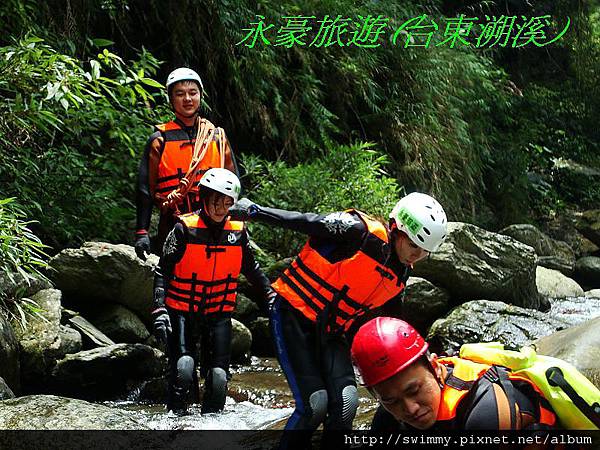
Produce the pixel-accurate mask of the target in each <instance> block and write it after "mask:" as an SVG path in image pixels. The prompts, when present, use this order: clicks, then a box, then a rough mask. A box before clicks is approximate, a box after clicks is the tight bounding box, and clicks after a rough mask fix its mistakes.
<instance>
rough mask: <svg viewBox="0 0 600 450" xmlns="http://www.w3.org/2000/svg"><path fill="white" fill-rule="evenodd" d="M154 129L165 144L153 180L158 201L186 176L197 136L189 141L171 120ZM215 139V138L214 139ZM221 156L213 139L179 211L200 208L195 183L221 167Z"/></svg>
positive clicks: (182, 130) (164, 197) (165, 196)
mask: <svg viewBox="0 0 600 450" xmlns="http://www.w3.org/2000/svg"><path fill="white" fill-rule="evenodd" d="M156 129H157V130H159V131H160V132H161V134H162V137H163V139H164V140H165V142H164V148H163V152H162V155H161V158H160V161H159V163H158V178H157V180H156V187H155V195H156V197H157V198H158V199H166V198H167V196H168V195H169V193H171V192H172V191H174V190H175V189H177V186H178V185H179V181H180V180H181V179H182V178H183V177H184V176H185V174H186V173H187V171H188V169H189V168H190V163H191V161H192V154H193V152H194V144H195V143H196V136H195V135H194V136H193V137H192V138H191V139H190V137H189V136H188V133H187V132H186V131H185V130H184V129H183V128H181V127H180V126H179V125H178V124H177V123H175V122H173V121H171V122H167V123H165V124H162V125H156ZM215 139H216V138H215ZM222 159H223V158H222V157H221V155H220V154H219V147H218V145H217V142H216V140H213V141H212V142H211V143H210V145H209V147H208V150H207V152H206V154H205V155H204V158H203V159H202V161H201V162H200V170H198V173H197V174H196V177H195V179H194V180H190V181H191V182H192V188H191V189H190V191H189V193H188V195H187V199H186V200H185V201H184V202H183V204H182V205H178V207H179V210H180V212H182V213H187V212H191V211H193V210H194V209H195V208H197V207H198V206H199V203H198V181H200V178H202V175H203V174H204V172H206V171H207V170H208V169H212V168H214V167H222V163H221V161H222Z"/></svg>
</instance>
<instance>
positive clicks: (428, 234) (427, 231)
mask: <svg viewBox="0 0 600 450" xmlns="http://www.w3.org/2000/svg"><path fill="white" fill-rule="evenodd" d="M423 231H424V232H425V234H426V235H427V236H431V231H429V230H428V229H427V228H425V227H423Z"/></svg>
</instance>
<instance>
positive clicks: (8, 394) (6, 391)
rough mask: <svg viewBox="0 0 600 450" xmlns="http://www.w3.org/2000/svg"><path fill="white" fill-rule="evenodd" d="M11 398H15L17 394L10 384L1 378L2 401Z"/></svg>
mask: <svg viewBox="0 0 600 450" xmlns="http://www.w3.org/2000/svg"><path fill="white" fill-rule="evenodd" d="M9 398H15V394H14V392H13V391H12V389H11V388H10V387H9V386H8V384H6V381H4V378H2V377H0V400H6V399H9Z"/></svg>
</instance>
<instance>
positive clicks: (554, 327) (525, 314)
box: [427, 300, 571, 351]
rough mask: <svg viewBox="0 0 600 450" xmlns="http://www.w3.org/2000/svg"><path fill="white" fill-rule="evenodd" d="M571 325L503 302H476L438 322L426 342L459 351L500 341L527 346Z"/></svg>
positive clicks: (453, 311)
mask: <svg viewBox="0 0 600 450" xmlns="http://www.w3.org/2000/svg"><path fill="white" fill-rule="evenodd" d="M569 326H571V322H570V321H568V320H567V319H565V318H564V317H561V316H554V315H552V314H547V313H543V312H540V311H536V310H533V309H527V308H521V307H518V306H514V305H509V304H506V303H502V302H496V301H490V300H475V301H471V302H467V303H464V304H462V305H460V306H458V307H456V308H454V309H453V310H452V311H451V312H450V314H448V315H447V316H446V317H445V318H443V319H439V320H436V321H435V322H434V324H433V325H432V326H431V328H430V330H429V334H428V335H427V341H428V342H429V343H430V344H431V345H432V347H433V348H434V350H437V351H445V350H449V349H452V350H458V349H459V348H460V346H461V345H462V344H466V343H473V342H492V341H499V342H502V343H503V344H505V345H508V346H511V347H521V346H523V345H527V344H529V343H531V342H532V341H534V340H535V339H538V338H540V337H543V336H547V335H549V334H552V333H554V332H556V331H558V330H562V329H565V328H568V327H569Z"/></svg>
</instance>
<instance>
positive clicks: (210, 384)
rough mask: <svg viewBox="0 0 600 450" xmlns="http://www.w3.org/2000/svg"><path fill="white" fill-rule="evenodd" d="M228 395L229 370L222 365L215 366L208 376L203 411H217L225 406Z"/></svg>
mask: <svg viewBox="0 0 600 450" xmlns="http://www.w3.org/2000/svg"><path fill="white" fill-rule="evenodd" d="M226 395H227V372H225V370H223V369H222V368H220V367H214V368H212V369H210V370H209V371H208V374H207V376H206V389H205V391H204V400H203V402H202V413H203V414H204V413H209V412H217V411H220V410H222V409H223V407H224V406H225V397H226Z"/></svg>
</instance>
